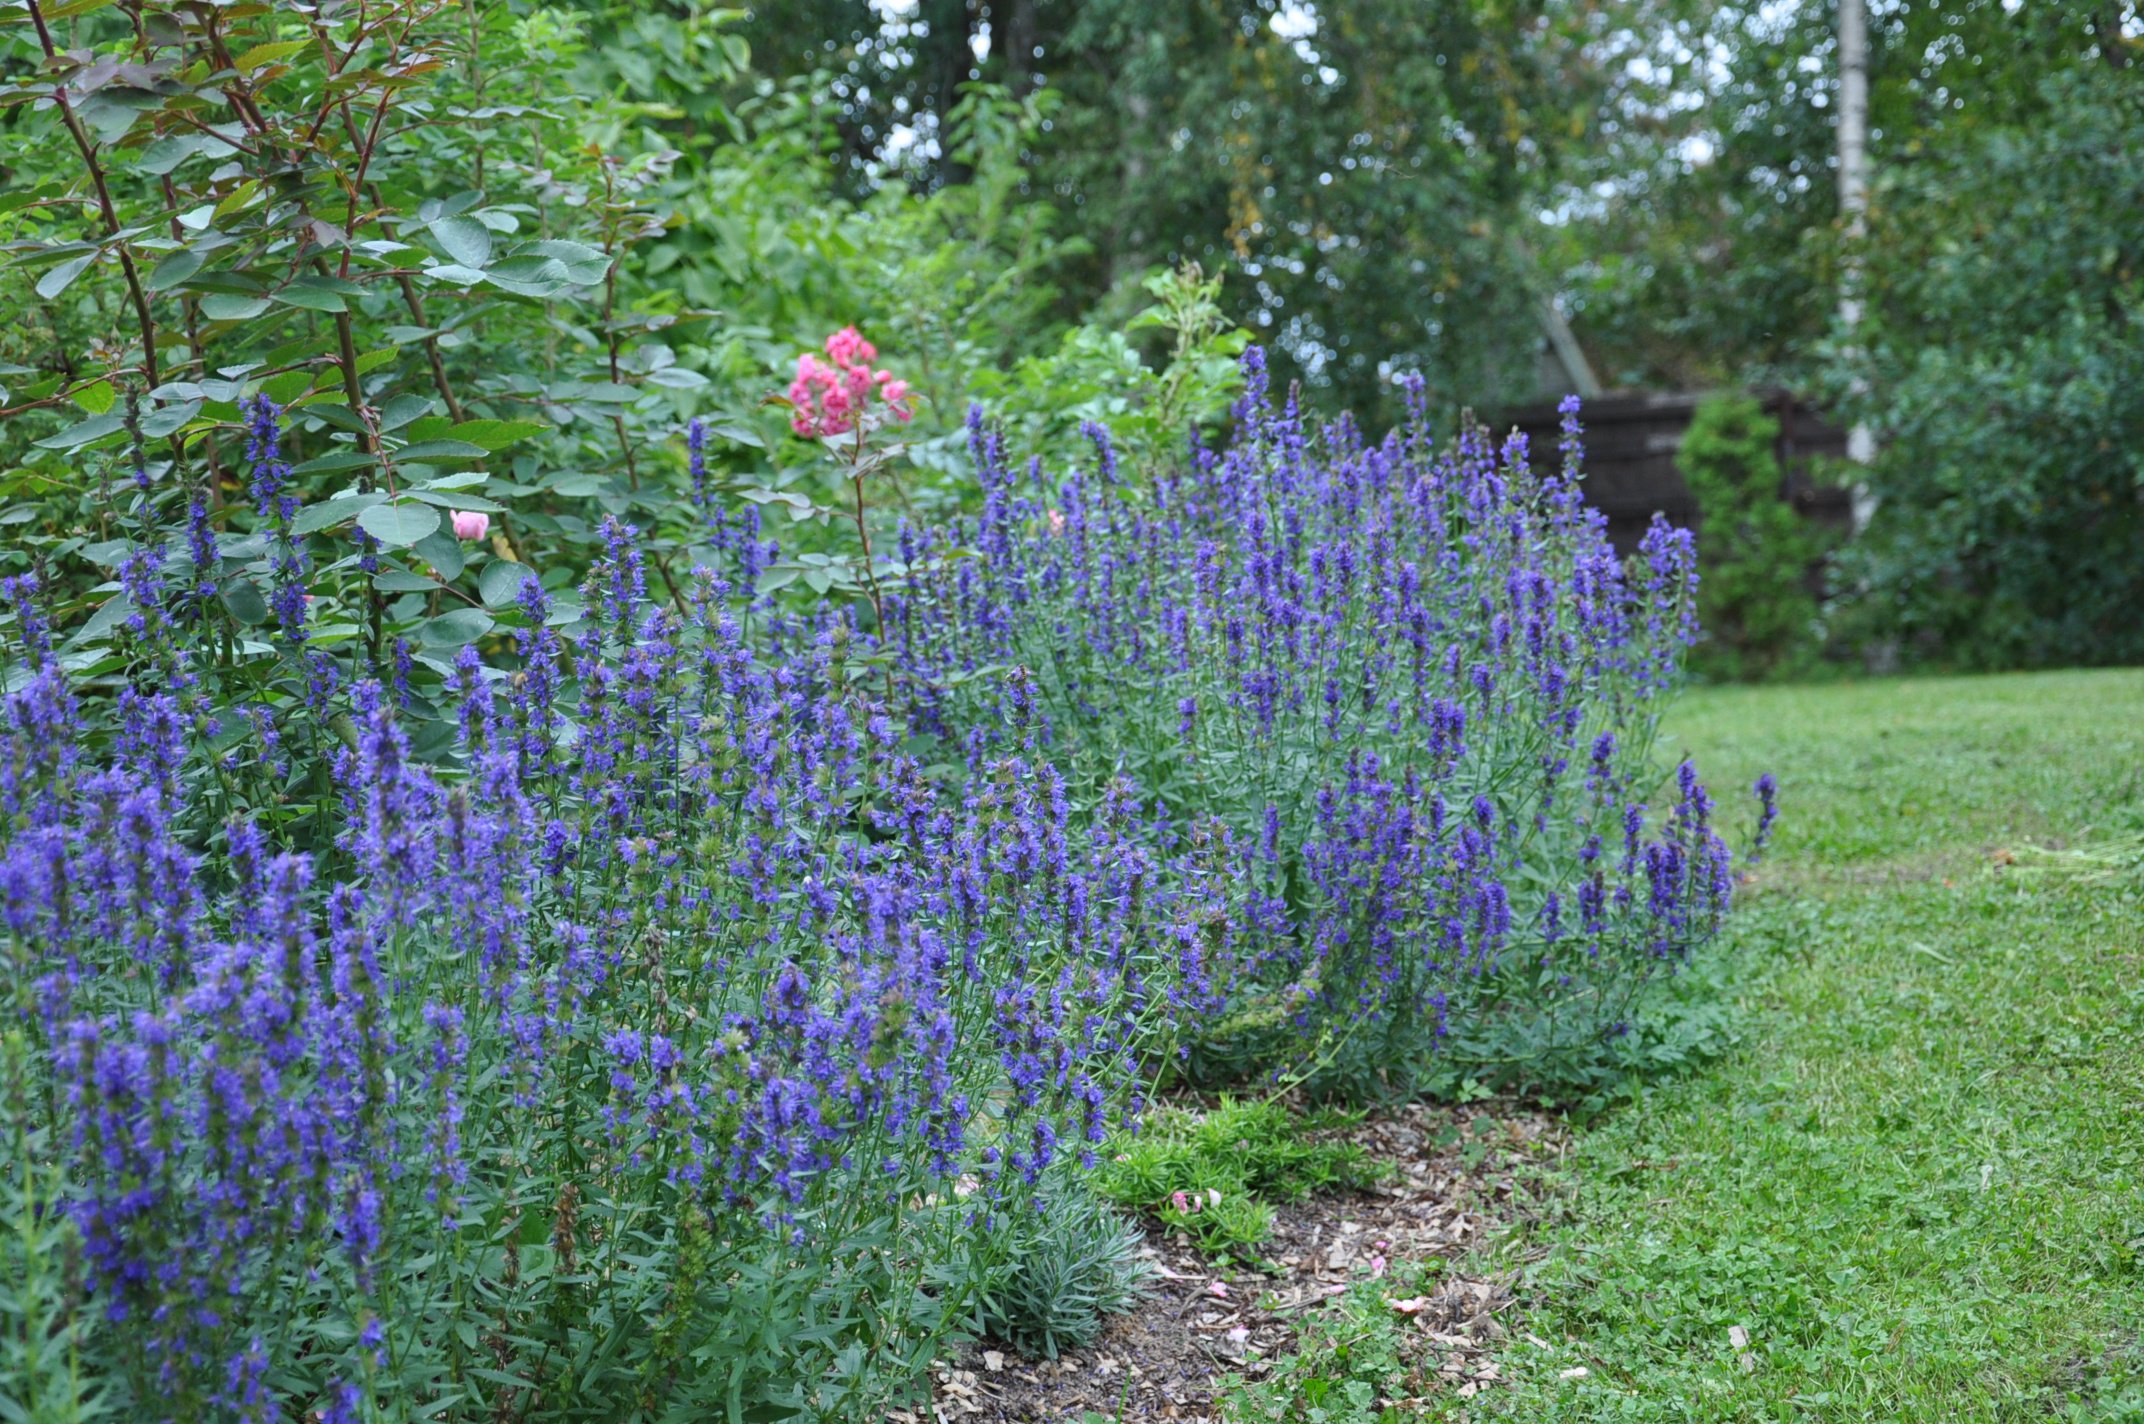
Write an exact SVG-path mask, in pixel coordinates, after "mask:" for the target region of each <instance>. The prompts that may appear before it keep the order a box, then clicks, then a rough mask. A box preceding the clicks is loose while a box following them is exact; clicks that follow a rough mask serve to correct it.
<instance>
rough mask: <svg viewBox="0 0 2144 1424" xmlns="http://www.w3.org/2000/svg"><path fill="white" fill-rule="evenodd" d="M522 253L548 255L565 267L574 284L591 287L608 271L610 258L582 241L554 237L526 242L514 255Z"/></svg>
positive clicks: (537, 255)
mask: <svg viewBox="0 0 2144 1424" xmlns="http://www.w3.org/2000/svg"><path fill="white" fill-rule="evenodd" d="M524 253H525V254H528V255H530V256H535V257H548V258H550V259H551V260H553V261H555V262H558V263H560V264H561V265H563V266H564V267H565V269H566V276H567V277H568V279H570V280H571V281H572V282H573V283H574V285H576V286H581V287H593V286H595V285H597V284H598V283H600V282H601V281H602V280H603V279H604V277H606V276H607V275H609V273H610V258H609V257H608V256H607V255H606V254H605V253H604V251H603V249H602V248H600V247H590V246H589V245H588V244H586V243H584V242H561V241H558V240H557V239H555V238H547V239H545V240H544V241H542V242H532V243H530V244H528V246H526V247H524V248H521V249H520V250H519V251H517V252H516V253H515V254H514V255H515V256H516V257H517V258H518V257H520V256H522V255H523V254H524Z"/></svg>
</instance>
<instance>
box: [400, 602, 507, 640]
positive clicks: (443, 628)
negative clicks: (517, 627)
mask: <svg viewBox="0 0 2144 1424" xmlns="http://www.w3.org/2000/svg"><path fill="white" fill-rule="evenodd" d="M497 621H498V620H496V619H494V618H493V617H492V616H491V615H490V614H489V613H486V612H485V611H484V610H483V609H481V608H457V609H455V610H454V611H453V612H451V613H442V614H440V615H439V616H438V617H437V618H429V619H426V620H425V623H424V626H422V627H421V628H419V629H418V630H417V637H418V639H419V640H420V641H422V642H424V643H426V644H427V645H429V646H431V647H434V648H459V647H461V646H462V645H463V644H465V643H473V642H475V641H476V640H477V639H479V638H481V637H483V636H484V635H485V634H486V633H489V632H490V631H491V630H492V628H493V627H494V626H496V624H497Z"/></svg>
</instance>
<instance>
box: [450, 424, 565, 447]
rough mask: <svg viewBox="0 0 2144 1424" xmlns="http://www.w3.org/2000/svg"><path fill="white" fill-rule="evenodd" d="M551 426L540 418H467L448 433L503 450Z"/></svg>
mask: <svg viewBox="0 0 2144 1424" xmlns="http://www.w3.org/2000/svg"><path fill="white" fill-rule="evenodd" d="M550 428H551V427H550V426H548V425H546V424H544V423H543V422H542V421H540V420H465V421H463V422H462V423H461V424H460V425H457V426H455V427H454V428H453V429H451V430H449V431H447V434H448V435H450V436H452V437H453V438H454V439H456V440H466V441H468V442H469V443H470V444H472V445H481V446H483V447H484V448H485V449H486V450H503V449H505V448H506V447H507V446H509V445H511V444H513V443H514V442H515V441H517V440H526V439H528V438H529V437H530V436H533V435H541V434H543V433H544V432H545V431H546V430H549V429H550Z"/></svg>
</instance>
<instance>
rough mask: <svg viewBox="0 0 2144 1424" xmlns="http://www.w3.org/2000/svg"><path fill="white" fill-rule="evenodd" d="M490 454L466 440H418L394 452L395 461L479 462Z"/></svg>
mask: <svg viewBox="0 0 2144 1424" xmlns="http://www.w3.org/2000/svg"><path fill="white" fill-rule="evenodd" d="M490 453H491V452H490V451H489V450H486V449H485V448H484V447H483V446H481V445H478V444H475V443H473V442H471V441H468V440H419V441H418V442H417V443H416V444H414V445H405V446H403V447H402V448H401V449H399V450H397V451H395V458H396V459H397V460H425V461H431V462H433V463H437V462H438V461H441V460H481V459H483V458H484V457H485V456H486V455H489V454H490Z"/></svg>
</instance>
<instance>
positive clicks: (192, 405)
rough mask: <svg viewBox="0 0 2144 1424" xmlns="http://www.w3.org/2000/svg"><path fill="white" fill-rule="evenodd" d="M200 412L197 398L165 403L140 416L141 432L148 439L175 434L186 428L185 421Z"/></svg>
mask: <svg viewBox="0 0 2144 1424" xmlns="http://www.w3.org/2000/svg"><path fill="white" fill-rule="evenodd" d="M200 413H201V402H200V401H199V400H187V401H181V402H179V404H177V405H167V406H165V407H164V408H163V409H161V410H158V411H154V412H152V413H150V414H148V415H145V416H143V417H142V421H141V433H142V435H143V436H144V437H145V438H147V439H150V440H161V439H163V438H164V437H165V436H167V435H176V434H178V433H179V432H180V431H181V430H184V429H185V428H186V423H187V422H188V421H190V420H192V419H193V418H194V417H195V416H197V415H199V414H200Z"/></svg>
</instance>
